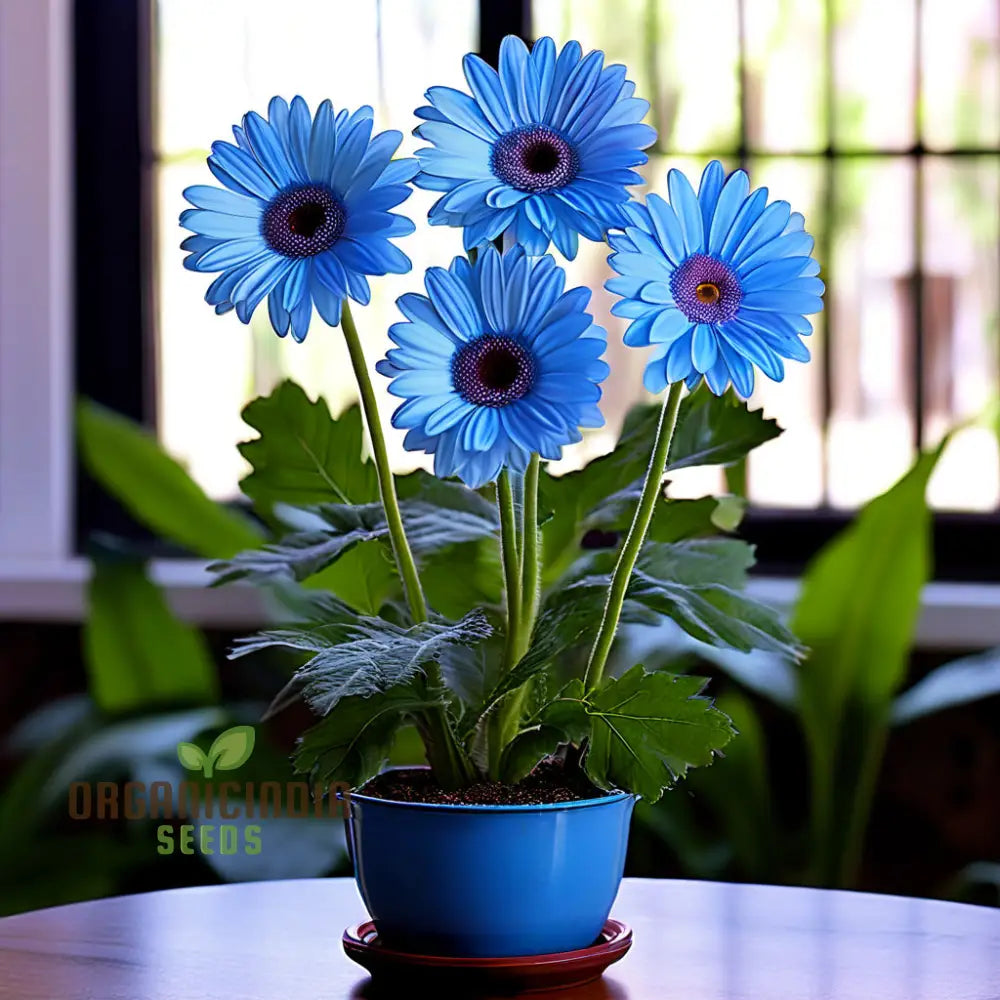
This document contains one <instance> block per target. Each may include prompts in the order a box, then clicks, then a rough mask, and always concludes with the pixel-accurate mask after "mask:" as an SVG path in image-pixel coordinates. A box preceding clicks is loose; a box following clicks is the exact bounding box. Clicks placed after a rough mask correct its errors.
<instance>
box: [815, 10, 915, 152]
mask: <svg viewBox="0 0 1000 1000" xmlns="http://www.w3.org/2000/svg"><path fill="white" fill-rule="evenodd" d="M831 2H832V3H833V4H834V8H835V15H834V16H835V22H834V23H835V28H834V32H835V34H834V45H835V57H834V80H835V81H836V95H835V107H836V111H835V115H834V141H835V142H836V143H837V145H839V146H842V147H848V148H866V147H869V148H870V147H874V148H877V149H905V148H906V147H908V146H910V145H912V143H913V141H914V139H915V138H916V137H915V135H914V133H913V124H914V101H915V79H914V77H915V72H914V61H913V60H914V48H915V46H914V42H915V39H914V31H915V10H916V5H915V4H914V2H913V0H878V2H876V3H872V2H871V0H831ZM816 6H819V4H817V5H816Z"/></svg>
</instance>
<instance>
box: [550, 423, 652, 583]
mask: <svg viewBox="0 0 1000 1000" xmlns="http://www.w3.org/2000/svg"><path fill="white" fill-rule="evenodd" d="M659 420H660V408H659V407H658V406H646V405H643V406H635V407H633V408H632V409H631V410H630V411H629V412H628V414H627V416H626V417H625V423H624V425H623V427H622V433H621V435H620V436H619V438H618V443H617V444H616V445H615V448H614V450H613V451H611V452H609V453H608V454H607V455H602V456H600V457H599V458H595V459H594V460H593V461H592V462H590V463H589V464H588V465H586V466H585V467H584V468H582V469H579V470H577V471H575V472H569V473H567V474H566V475H564V476H560V477H558V478H555V477H552V476H550V475H549V474H548V472H545V473H544V474H543V475H542V479H541V503H542V506H544V507H545V509H546V510H549V511H551V512H552V516H551V517H549V519H548V520H547V521H546V523H545V526H544V528H543V533H542V537H543V541H544V561H545V565H546V566H547V567H560V566H561V565H562V563H563V561H564V560H565V559H566V558H567V556H569V557H570V558H571V557H572V556H574V555H575V554H576V550H577V548H578V543H579V539H580V536H581V535H582V533H583V530H584V528H583V524H584V522H585V520H586V518H587V516H588V515H589V514H591V513H592V512H593V511H594V510H596V509H597V508H598V507H599V506H601V505H603V504H604V503H605V502H606V501H607V500H608V498H609V497H612V496H614V495H615V494H617V493H618V492H619V491H620V490H621V489H622V486H623V485H630V484H634V483H636V481H641V479H642V477H643V476H644V474H645V471H646V466H647V465H648V463H649V458H650V455H651V454H652V451H653V441H654V440H655V438H656V428H657V426H658V424H659ZM550 575H551V574H550Z"/></svg>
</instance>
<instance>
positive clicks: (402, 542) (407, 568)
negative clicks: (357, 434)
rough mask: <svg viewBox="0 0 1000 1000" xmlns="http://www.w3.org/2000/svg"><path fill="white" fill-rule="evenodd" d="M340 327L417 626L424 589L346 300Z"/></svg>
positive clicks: (424, 615)
mask: <svg viewBox="0 0 1000 1000" xmlns="http://www.w3.org/2000/svg"><path fill="white" fill-rule="evenodd" d="M340 326H341V330H342V331H343V334H344V340H346V341H347V350H348V352H349V353H350V355H351V366H352V367H353V368H354V377H355V379H357V383H358V392H359V393H360V394H361V408H362V410H363V411H364V414H365V423H366V424H367V425H368V434H369V436H370V438H371V442H372V456H373V457H374V459H375V469H376V471H377V472H378V488H379V495H380V496H381V498H382V507H383V509H384V510H385V520H386V523H387V524H388V526H389V538H390V541H391V543H392V554H393V556H394V557H395V559H396V567H397V568H398V570H399V576H400V579H402V581H403V590H404V591H405V593H406V601H407V603H408V604H409V606H410V615H411V617H412V618H413V623H414V624H415V625H416V624H419V623H420V622H425V621H427V602H426V601H425V600H424V592H423V590H422V589H421V587H420V577H419V575H418V574H417V564H416V562H414V559H413V553H412V552H411V551H410V543H409V542H408V541H407V538H406V529H405V528H404V527H403V515H402V514H401V513H400V510H399V499H398V498H397V496H396V483H395V480H394V479H393V476H392V468H391V467H390V465H389V453H388V451H387V450H386V447H385V435H384V434H383V433H382V422H381V421H380V420H379V415H378V403H377V401H376V399H375V390H374V388H373V387H372V380H371V376H370V375H369V374H368V364H367V362H366V361H365V352H364V350H363V349H362V347H361V338H360V337H359V336H358V328H357V327H356V326H355V325H354V317H353V316H352V315H351V309H350V306H348V304H347V300H346V299H345V300H344V307H343V312H342V313H341V321H340Z"/></svg>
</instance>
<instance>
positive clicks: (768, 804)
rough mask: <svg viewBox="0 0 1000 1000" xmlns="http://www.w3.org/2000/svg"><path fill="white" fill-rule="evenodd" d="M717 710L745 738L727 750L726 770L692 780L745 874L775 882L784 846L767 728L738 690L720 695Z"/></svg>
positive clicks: (701, 773)
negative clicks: (779, 836) (770, 770)
mask: <svg viewBox="0 0 1000 1000" xmlns="http://www.w3.org/2000/svg"><path fill="white" fill-rule="evenodd" d="M716 707H717V708H718V709H719V710H720V711H722V712H725V713H726V715H728V716H729V718H730V719H731V720H732V722H733V724H734V725H735V727H736V729H737V731H738V733H739V736H738V737H737V738H736V739H735V740H733V741H732V742H731V743H730V744H729V745H728V746H727V747H726V752H725V764H724V765H723V766H722V767H710V768H707V769H705V770H696V771H693V772H692V773H691V774H690V776H689V777H688V781H689V783H690V788H691V791H692V793H693V794H694V796H695V797H696V798H701V799H703V800H704V801H707V802H708V804H709V805H710V806H711V809H712V811H713V812H714V813H715V816H716V818H717V822H718V824H719V826H720V827H721V828H722V829H723V830H725V831H726V840H727V841H728V843H729V844H730V845H731V847H732V850H733V853H734V855H735V857H736V860H737V861H738V862H739V864H740V866H741V872H740V874H741V875H742V876H743V877H745V878H753V879H760V880H761V881H765V880H767V879H768V878H771V877H773V873H774V871H775V860H776V857H777V856H778V854H777V852H778V851H780V849H781V845H780V844H779V843H776V842H775V841H776V838H775V833H776V826H775V815H774V808H773V801H772V795H771V787H770V782H769V779H768V765H767V745H766V740H765V736H764V727H763V725H762V724H761V721H760V718H759V716H758V715H757V712H756V711H755V710H754V707H753V704H752V703H751V702H750V700H749V699H748V698H747V697H746V696H745V695H742V694H740V693H739V692H738V691H729V692H726V693H725V694H723V695H720V697H719V698H718V699H717V701H716Z"/></svg>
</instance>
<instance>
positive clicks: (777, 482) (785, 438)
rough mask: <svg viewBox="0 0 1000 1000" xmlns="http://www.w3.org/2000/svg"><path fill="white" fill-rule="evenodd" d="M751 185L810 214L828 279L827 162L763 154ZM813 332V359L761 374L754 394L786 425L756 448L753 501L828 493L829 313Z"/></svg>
mask: <svg viewBox="0 0 1000 1000" xmlns="http://www.w3.org/2000/svg"><path fill="white" fill-rule="evenodd" d="M749 170H750V182H751V186H752V187H760V186H761V185H763V186H765V187H767V188H769V189H770V190H771V191H774V192H780V197H781V198H783V199H785V200H787V201H789V202H790V203H791V204H792V206H793V207H794V208H795V210H796V211H799V212H802V213H803V214H804V215H805V217H806V228H807V229H808V230H809V232H810V233H811V234H812V235H813V236H814V237H815V238H816V249H815V250H814V255H815V256H816V258H817V260H819V263H820V267H821V269H822V270H821V272H820V276H821V277H822V278H824V279H826V268H827V265H828V262H827V261H826V260H824V259H823V250H824V247H825V240H824V230H823V223H824V219H823V193H824V180H825V175H826V165H825V163H824V162H822V161H819V160H803V159H795V160H789V159H780V158H776V159H763V160H755V161H752V162H751V163H750V164H749ZM811 319H812V324H813V334H812V335H811V336H810V337H808V338H807V340H806V346H807V347H808V348H809V351H810V353H811V354H812V360H811V361H810V362H809V363H808V364H801V363H800V362H797V361H786V362H785V378H784V381H782V382H772V381H771V380H770V379H767V378H764V377H763V376H759V377H758V378H757V379H756V383H755V386H754V390H755V391H754V394H753V397H752V398H751V400H750V405H751V406H752V407H753V408H755V409H756V408H758V407H763V409H764V412H765V413H766V414H767V415H768V416H769V417H773V418H775V419H776V420H777V421H778V423H779V424H780V425H781V426H782V427H783V428H784V433H783V434H782V435H781V437H779V438H776V439H775V440H774V441H769V442H768V443H767V444H765V445H763V446H761V447H760V448H758V449H757V450H755V451H754V452H752V453H751V455H750V459H749V461H748V462H747V487H748V492H749V498H750V500H751V501H752V502H754V503H756V504H762V505H768V504H770V505H773V506H778V507H815V506H818V505H819V504H821V503H822V502H823V499H824V481H823V480H824V470H823V454H824V440H823V337H824V336H825V330H824V314H822V313H821V314H820V315H819V316H814V317H811Z"/></svg>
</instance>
